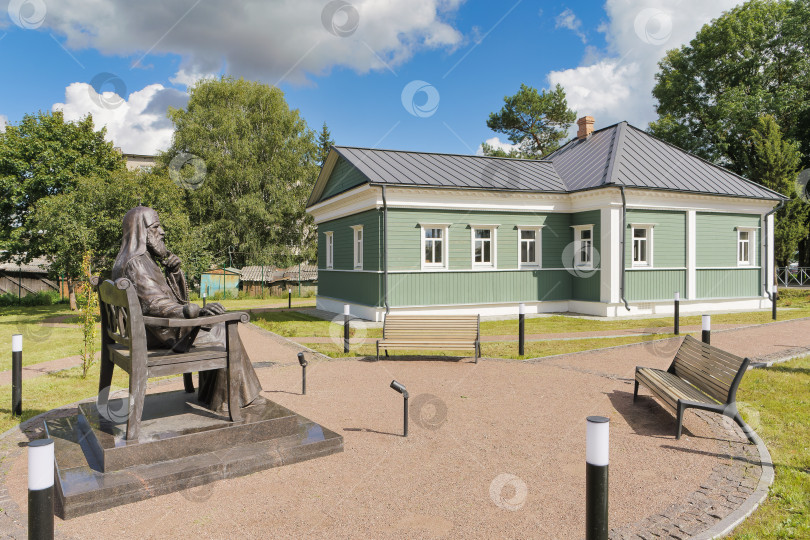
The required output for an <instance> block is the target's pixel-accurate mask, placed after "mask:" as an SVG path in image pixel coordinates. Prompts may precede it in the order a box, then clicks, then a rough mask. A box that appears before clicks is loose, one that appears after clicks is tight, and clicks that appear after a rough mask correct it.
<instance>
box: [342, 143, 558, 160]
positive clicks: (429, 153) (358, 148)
mask: <svg viewBox="0 0 810 540" xmlns="http://www.w3.org/2000/svg"><path fill="white" fill-rule="evenodd" d="M333 146H334V148H335V150H338V151H339V149H341V148H347V149H350V150H367V151H370V152H396V153H399V154H428V155H432V156H452V157H463V158H478V159H503V160H507V161H526V162H529V163H551V162H550V161H549V160H548V159H547V158H544V159H529V158H511V157H502V156H479V155H477V154H455V153H451V152H422V151H419V150H395V149H389V148H368V147H364V146H342V145H341V146H337V145H333ZM341 155H342V154H341Z"/></svg>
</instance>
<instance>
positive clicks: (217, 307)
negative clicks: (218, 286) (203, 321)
mask: <svg viewBox="0 0 810 540" xmlns="http://www.w3.org/2000/svg"><path fill="white" fill-rule="evenodd" d="M223 313H225V308H224V307H222V304H220V303H218V302H211V303H210V304H208V305H206V306H205V307H204V308H202V309H201V310H200V316H201V317H205V316H207V315H222V314H223Z"/></svg>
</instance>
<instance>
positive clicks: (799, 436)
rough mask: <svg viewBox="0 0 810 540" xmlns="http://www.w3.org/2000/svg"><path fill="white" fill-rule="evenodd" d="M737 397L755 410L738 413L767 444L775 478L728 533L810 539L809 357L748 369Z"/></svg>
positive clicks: (743, 537)
mask: <svg viewBox="0 0 810 540" xmlns="http://www.w3.org/2000/svg"><path fill="white" fill-rule="evenodd" d="M737 399H738V400H739V401H744V402H745V403H746V404H747V405H748V406H749V407H750V408H751V409H752V410H753V411H756V412H757V413H758V414H759V419H758V422H753V420H756V419H752V418H749V417H748V416H750V413H749V415H745V411H744V413H743V414H744V416H746V421H748V422H752V423H754V428H755V429H756V431H757V433H759V435H760V436H761V437H762V439H763V440H764V441H765V444H766V445H767V446H768V450H769V451H770V453H771V458H772V460H773V464H774V470H775V473H776V477H775V480H774V483H773V486H771V489H770V493H769V494H768V498H767V499H766V500H765V502H764V503H763V504H762V505H760V507H759V508H758V509H757V510H756V512H754V514H753V515H751V517H749V518H748V519H747V520H746V521H745V522H744V523H743V524H742V525H741V526H740V527H739V528H738V529H737V530H736V531H735V532H734V535H733V537H732V538H734V539H736V540H754V539H759V538H810V357H807V358H802V359H798V360H792V361H790V362H785V363H784V364H778V365H776V366H773V367H771V368H767V369H756V370H752V371H749V372H748V373H747V374H746V376H745V377H744V378H743V381H742V385H741V386H740V390H739V392H738V393H737ZM751 409H749V410H751Z"/></svg>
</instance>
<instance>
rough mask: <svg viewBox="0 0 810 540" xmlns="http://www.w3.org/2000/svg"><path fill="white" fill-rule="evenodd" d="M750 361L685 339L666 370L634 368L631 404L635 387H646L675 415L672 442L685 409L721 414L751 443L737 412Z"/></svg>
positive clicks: (689, 338) (749, 433) (678, 431)
mask: <svg viewBox="0 0 810 540" xmlns="http://www.w3.org/2000/svg"><path fill="white" fill-rule="evenodd" d="M749 363H750V360H749V359H748V358H744V359H743V358H740V357H739V356H735V355H733V354H731V353H728V352H726V351H723V350H721V349H718V348H717V347H712V346H711V345H706V344H705V343H703V342H701V341H698V340H697V339H695V338H693V337H692V336H686V337H684V339H683V342H682V343H681V346H680V348H679V349H678V352H677V353H675V359H674V360H673V361H672V364H671V365H670V366H669V368H668V369H667V370H666V371H664V370H661V369H653V368H645V367H640V366H637V367H636V384H635V389H634V391H633V401H635V400H636V397H638V385H639V384H643V385H644V386H646V387H647V388H648V389H649V390H650V392H652V394H653V396H654V397H656V398H657V399H658V400H659V401H660V402H661V403H662V404H663V405H665V406H666V407H668V408H670V409H672V410H673V411H674V412H675V414H676V415H677V420H678V427H677V430H676V432H675V438H676V439H680V438H681V430H682V427H683V413H684V411H685V410H686V409H688V408H694V409H701V410H704V411H712V412H717V413H720V414H723V415H725V416H728V417H730V418H732V419H733V420H734V421H735V422H736V423H737V424H738V425H739V426H740V427H741V428H742V430H743V432H745V435H746V436H747V437H748V438H749V439H751V438H752V433H753V432H752V430H751V428H750V427H748V425H747V424H746V423H745V422H744V421H743V419H742V417H741V416H740V413H739V411H738V410H737V400H736V399H737V388H738V387H739V386H740V381H741V380H742V377H743V374H745V371H746V370H747V369H748V364H749Z"/></svg>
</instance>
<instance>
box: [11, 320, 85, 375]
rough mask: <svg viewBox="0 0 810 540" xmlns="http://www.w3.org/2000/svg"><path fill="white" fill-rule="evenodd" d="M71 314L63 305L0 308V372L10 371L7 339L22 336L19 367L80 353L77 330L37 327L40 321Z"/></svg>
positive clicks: (79, 340)
mask: <svg viewBox="0 0 810 540" xmlns="http://www.w3.org/2000/svg"><path fill="white" fill-rule="evenodd" d="M71 313H72V312H71V311H70V309H69V308H68V306H66V305H65V304H57V305H53V306H37V307H6V308H0V343H2V344H3V345H2V350H3V351H4V352H5V354H2V355H0V371H4V370H7V369H11V354H9V353H8V351H10V350H11V336H12V335H13V334H22V335H23V365H24V366H28V365H31V364H38V363H40V362H47V361H50V360H57V359H59V358H64V357H66V356H73V355H76V354H79V353H80V352H81V346H82V345H81V344H82V333H81V330H80V329H78V328H54V327H48V326H42V325H40V324H39V322H41V321H42V320H43V319H47V318H49V317H56V316H59V315H70V314H71Z"/></svg>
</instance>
